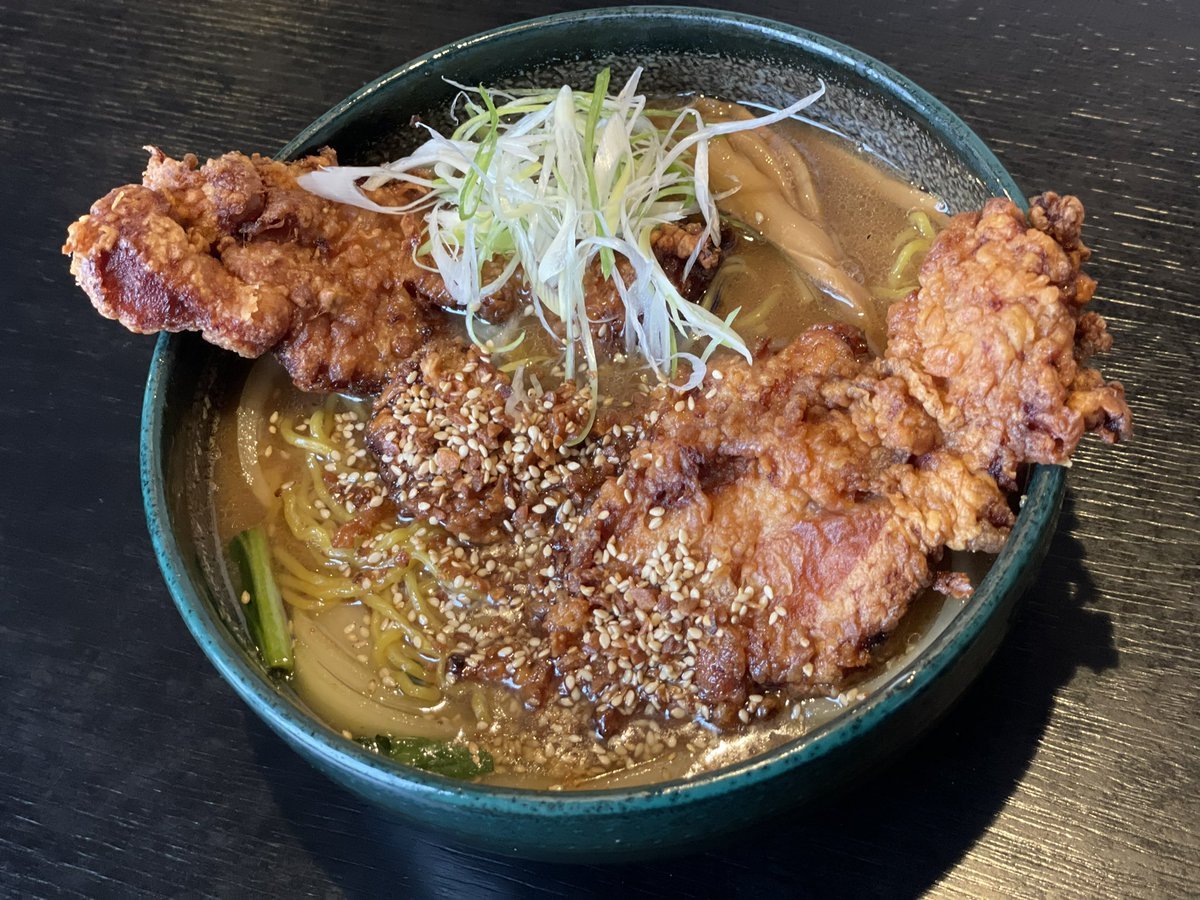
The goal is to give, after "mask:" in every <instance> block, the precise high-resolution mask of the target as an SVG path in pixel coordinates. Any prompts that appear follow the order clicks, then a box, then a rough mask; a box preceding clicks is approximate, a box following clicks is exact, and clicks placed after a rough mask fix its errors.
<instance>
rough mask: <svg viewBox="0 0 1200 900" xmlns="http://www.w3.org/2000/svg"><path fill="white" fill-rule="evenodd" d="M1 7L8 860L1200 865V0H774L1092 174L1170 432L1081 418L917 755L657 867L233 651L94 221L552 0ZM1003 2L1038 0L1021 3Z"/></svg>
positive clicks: (192, 871)
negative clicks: (515, 808) (79, 250)
mask: <svg viewBox="0 0 1200 900" xmlns="http://www.w3.org/2000/svg"><path fill="white" fill-rule="evenodd" d="M2 6H3V9H2V10H0V234H2V239H0V259H2V261H3V262H2V265H0V291H2V294H3V305H2V307H0V310H2V313H3V319H2V322H0V330H2V334H3V344H2V345H0V346H2V350H0V366H2V367H3V369H2V378H0V384H2V385H3V388H2V389H0V473H2V475H0V477H2V478H3V490H2V492H0V497H3V504H2V507H0V508H2V510H3V512H2V518H0V540H2V543H3V548H2V549H3V552H2V553H0V598H2V602H3V606H2V607H0V703H2V707H0V711H2V718H0V814H2V816H0V894H3V895H8V894H12V895H28V894H33V895H56V894H59V893H64V894H84V895H92V896H122V897H124V896H136V895H142V894H155V895H156V894H177V893H180V892H183V893H187V894H215V895H241V894H243V893H246V892H253V893H259V892H262V893H270V894H279V895H283V896H301V895H303V896H308V895H320V896H328V895H334V896H337V895H351V896H356V895H373V894H391V895H398V896H434V895H462V896H472V897H475V896H484V895H494V896H508V895H541V894H577V893H578V894H592V893H599V894H607V893H618V892H619V893H621V894H626V893H627V894H630V895H640V894H660V895H681V894H682V895H706V894H713V893H718V892H719V893H728V892H744V893H747V894H755V893H757V894H761V895H764V896H766V895H771V894H782V893H783V892H785V891H787V892H789V893H790V892H793V891H795V892H807V893H816V894H822V893H827V892H828V893H832V894H838V895H848V896H855V895H885V896H890V895H909V894H916V893H921V892H924V891H930V892H933V893H937V894H946V895H972V896H977V895H1020V896H1025V895H1028V896H1038V895H1046V894H1053V895H1068V896H1081V897H1082V896H1096V895H1113V896H1129V895H1180V894H1186V893H1195V892H1196V891H1197V890H1198V889H1200V884H1198V883H1197V881H1198V880H1197V871H1198V866H1197V863H1198V862H1200V859H1198V856H1200V852H1198V850H1200V838H1198V836H1197V822H1198V821H1200V802H1198V796H1197V795H1198V793H1200V784H1198V782H1200V779H1198V778H1197V775H1198V763H1197V759H1196V751H1197V737H1198V734H1200V731H1198V729H1197V707H1198V700H1200V687H1198V683H1197V682H1198V679H1197V668H1198V667H1197V663H1196V646H1197V639H1198V638H1200V630H1198V628H1197V618H1198V616H1197V599H1196V592H1197V568H1198V567H1197V562H1198V558H1200V541H1198V539H1197V535H1196V529H1197V526H1198V525H1200V519H1198V515H1197V510H1198V507H1200V504H1198V503H1197V501H1198V499H1200V498H1198V496H1197V483H1198V480H1200V451H1198V450H1197V445H1198V444H1200V425H1198V424H1197V423H1198V421H1200V407H1198V405H1197V403H1196V397H1197V383H1198V382H1200V299H1198V298H1200V276H1198V275H1197V272H1196V267H1197V264H1198V263H1200V160H1198V157H1197V151H1198V148H1200V93H1198V90H1197V84H1198V83H1200V62H1198V55H1200V54H1198V51H1197V48H1198V47H1200V13H1198V12H1197V8H1196V6H1195V5H1192V4H1191V2H1190V0H1189V2H1187V3H1185V2H1184V0H1180V2H1177V3H1152V2H1151V3H1148V2H1143V3H1139V4H1133V3H1119V2H1115V0H1073V2H1069V3H1061V4H1052V3H1046V2H1044V0H1013V2H1010V3H1004V4H1000V3H990V4H989V3H982V2H980V3H973V2H953V0H937V2H935V3H931V4H929V5H925V4H920V3H907V2H897V0H887V2H882V0H880V2H871V3H864V4H861V5H857V4H854V3H850V2H846V0H841V2H827V3H811V4H805V5H803V6H802V5H801V4H794V5H793V4H788V3H782V2H761V3H739V4H736V6H738V7H739V8H741V9H744V10H746V11H752V12H755V13H758V14H761V15H766V16H772V17H774V18H778V19H782V20H785V21H789V22H793V23H796V24H799V25H803V26H806V27H808V28H811V29H813V30H816V31H819V32H822V33H824V34H827V35H829V36H831V37H833V38H836V39H838V40H841V41H844V42H846V43H849V44H852V45H854V46H856V47H858V48H860V49H862V50H864V51H866V52H867V53H870V54H873V55H874V56H876V57H878V58H880V59H882V60H884V61H885V62H888V63H890V64H892V65H894V66H896V67H897V68H899V69H901V70H902V71H904V72H905V73H907V74H908V75H910V76H911V77H912V78H914V79H915V80H916V81H918V82H919V83H921V84H922V85H923V86H924V87H926V88H928V89H929V90H931V91H932V92H933V93H934V94H936V95H938V96H939V97H940V98H941V99H943V100H944V101H945V102H946V103H947V104H949V105H950V106H951V107H952V108H953V109H955V110H956V111H957V112H958V113H959V114H960V115H962V116H963V117H964V118H965V119H966V120H967V122H968V123H969V124H970V125H971V126H972V127H974V128H975V129H976V131H978V132H979V133H980V134H981V135H982V136H983V138H984V139H985V140H986V141H987V142H988V144H990V145H991V147H992V148H993V149H994V150H995V151H996V152H997V154H998V155H999V156H1000V158H1001V160H1002V161H1003V162H1004V163H1005V164H1006V165H1007V166H1008V168H1009V170H1010V171H1011V172H1012V173H1013V175H1014V177H1015V178H1016V180H1017V182H1018V183H1019V184H1020V185H1022V187H1024V188H1025V189H1026V190H1027V191H1029V192H1033V191H1035V190H1039V189H1042V188H1054V189H1057V190H1060V191H1072V192H1074V193H1077V194H1079V195H1080V196H1081V197H1082V198H1083V200H1084V202H1085V204H1086V205H1087V208H1088V211H1089V214H1090V222H1089V225H1088V239H1089V243H1090V244H1091V245H1092V246H1093V247H1094V249H1095V251H1096V255H1095V261H1094V264H1093V267H1092V272H1093V273H1094V274H1095V275H1096V276H1097V277H1098V278H1099V279H1100V281H1101V289H1100V298H1101V299H1100V302H1099V303H1098V308H1099V309H1100V310H1101V311H1102V312H1103V313H1104V314H1105V315H1106V316H1107V317H1108V319H1109V322H1110V325H1111V328H1112V331H1113V332H1114V334H1115V336H1116V341H1117V350H1116V351H1115V352H1114V353H1113V354H1112V355H1111V356H1109V357H1107V358H1106V359H1105V360H1104V361H1103V365H1104V367H1105V370H1106V372H1107V373H1108V374H1110V375H1112V376H1116V377H1118V378H1120V379H1121V380H1122V381H1123V382H1124V383H1125V385H1126V386H1127V388H1128V390H1129V393H1130V397H1131V402H1132V405H1133V407H1134V410H1135V414H1136V417H1137V418H1136V421H1137V435H1136V441H1135V443H1133V444H1132V445H1129V446H1128V447H1125V448H1121V449H1118V450H1117V451H1112V450H1110V449H1107V448H1105V449H1101V448H1098V447H1096V446H1095V445H1093V444H1091V443H1089V444H1087V445H1086V446H1085V447H1084V448H1082V450H1081V452H1080V453H1079V454H1078V456H1077V463H1076V466H1075V468H1074V469H1073V470H1072V472H1071V475H1070V493H1069V496H1068V499H1067V504H1066V509H1065V511H1064V515H1063V518H1062V521H1061V524H1060V526H1059V529H1058V533H1057V537H1056V539H1055V541H1054V545H1053V548H1052V549H1051V551H1050V557H1049V559H1048V561H1047V563H1046V565H1045V568H1044V571H1043V572H1042V575H1041V578H1040V580H1039V581H1038V583H1037V585H1036V587H1035V588H1034V589H1032V590H1031V591H1030V593H1029V595H1028V596H1027V597H1026V598H1025V601H1024V604H1023V608H1022V611H1021V613H1020V615H1019V617H1018V619H1017V621H1016V623H1015V625H1014V628H1013V630H1012V633H1011V635H1010V636H1009V638H1008V639H1007V641H1006V643H1005V644H1004V646H1003V648H1002V649H1001V651H1000V653H999V655H998V656H997V657H996V659H995V661H994V662H993V663H992V664H991V666H990V667H989V668H988V669H987V670H986V672H985V673H984V675H983V676H982V677H981V678H980V679H979V681H978V682H977V683H976V685H975V686H974V687H972V688H971V689H970V691H969V692H968V693H967V695H966V696H965V697H964V699H963V700H962V702H961V703H960V704H959V705H958V706H957V707H956V709H955V710H954V711H953V712H952V713H951V714H950V716H949V717H948V718H947V719H946V720H945V721H944V722H943V724H941V725H940V726H939V727H938V728H936V729H935V730H934V731H933V732H931V733H930V734H929V735H928V736H927V737H926V738H925V739H923V740H922V741H921V742H920V743H919V744H918V745H917V746H916V747H914V748H913V749H912V750H911V751H909V752H907V753H906V754H904V755H903V756H901V757H900V758H899V759H897V760H896V762H895V763H894V764H893V765H891V766H890V767H889V768H888V769H887V770H886V771H884V772H881V773H880V774H878V775H876V776H873V777H872V778H870V779H869V780H865V781H863V782H862V783H861V784H859V785H856V786H854V787H853V788H851V789H850V790H847V791H845V792H842V793H840V794H838V795H837V796H836V797H834V798H832V799H831V800H830V801H829V802H828V803H827V804H826V805H824V806H822V807H821V808H818V809H813V810H807V811H804V812H801V813H797V814H796V815H795V816H793V817H790V818H789V819H787V820H785V821H781V822H776V823H772V824H770V825H767V826H763V827H762V828H760V829H758V830H756V831H755V833H752V834H745V835H742V836H739V837H737V838H736V839H731V840H729V841H728V842H727V844H726V845H725V846H724V847H723V848H722V849H719V850H712V851H707V852H703V853H699V854H697V855H694V856H692V857H688V858H683V859H678V860H670V861H661V862H655V863H648V864H642V865H636V866H627V867H618V866H612V867H605V866H593V867H577V866H568V865H545V864H532V863H524V862H519V861H512V860H507V859H499V858H492V857H488V856H482V855H479V854H476V853H473V852H470V851H466V850H463V849H461V848H458V847H454V846H447V845H446V844H445V843H443V842H442V841H440V840H439V839H438V837H437V836H436V835H431V834H427V833H422V832H418V831H415V830H413V829H411V828H409V827H407V826H405V825H403V824H400V823H398V822H395V821H392V820H390V819H388V818H386V817H385V816H383V815H381V814H379V813H378V812H377V811H375V810H373V809H372V808H370V807H368V806H366V805H364V804H363V803H361V802H359V801H358V800H357V799H356V798H354V797H353V796H351V795H349V794H347V793H345V792H344V791H343V790H341V789H340V788H338V787H336V786H335V785H333V784H332V783H331V782H328V781H326V780H325V778H324V777H323V776H321V775H319V774H318V773H317V772H316V771H314V770H312V769H310V768H309V767H308V766H307V765H306V764H305V763H303V762H302V761H301V760H300V759H299V758H298V757H297V756H296V755H295V754H294V753H292V752H291V751H290V750H289V749H288V748H287V747H285V746H284V745H283V744H282V743H281V742H280V741H279V740H278V739H277V738H275V736H274V735H273V734H271V733H270V732H269V731H268V730H267V729H266V728H265V726H263V725H262V724H261V723H260V722H259V721H258V720H257V719H256V718H255V717H254V716H253V715H252V714H251V713H250V712H249V711H248V710H247V709H246V708H245V707H244V706H243V705H242V703H241V702H240V701H239V700H238V699H237V698H236V697H235V696H234V694H233V692H232V691H231V690H230V689H229V688H228V687H227V686H226V685H225V684H224V682H222V681H221V680H220V678H218V677H217V675H216V673H215V672H214V670H213V669H212V667H211V666H210V665H209V664H208V662H207V661H206V660H205V659H204V657H203V656H202V655H201V653H200V651H199V650H198V649H197V647H196V646H195V645H194V644H193V642H192V639H191V637H190V636H189V635H188V634H187V632H186V631H185V629H184V626H183V623H182V622H181V620H180V619H179V617H178V615H177V614H176V612H175V609H174V607H173V605H172V604H171V602H170V599H169V597H168V595H167V591H166V589H165V587H164V586H163V583H162V580H161V578H160V576H159V573H158V569H157V567H156V565H155V562H154V559H153V556H152V553H151V549H150V543H149V540H148V538H147V536H146V530H145V524H144V521H143V517H142V504H141V498H140V495H139V491H138V482H137V446H136V441H137V431H138V414H139V408H140V404H141V394H142V390H141V389H142V382H143V379H144V377H145V373H146V367H147V361H148V360H149V357H150V352H151V346H152V343H153V342H152V341H151V340H149V339H142V338H137V337H134V336H132V335H128V334H126V333H125V332H123V331H122V330H121V329H119V328H117V327H115V326H114V325H111V324H109V323H106V322H103V321H101V320H100V319H99V318H98V317H97V316H96V315H95V314H94V313H93V312H92V311H91V308H90V307H89V306H88V304H87V302H86V301H85V299H84V298H83V296H82V294H80V293H79V292H78V291H77V290H76V289H75V288H74V286H73V285H72V283H71V279H70V277H69V276H68V274H67V265H66V261H65V260H64V259H63V258H62V257H61V256H60V255H59V253H58V248H59V246H60V244H61V243H62V239H63V236H64V231H65V228H66V225H67V223H68V222H69V221H70V220H71V219H73V218H74V217H75V216H77V215H79V214H80V213H82V212H83V211H84V210H86V208H87V206H88V204H89V203H90V202H91V201H92V200H93V199H94V198H95V197H97V196H99V195H100V194H102V193H104V192H105V191H106V190H107V189H108V188H109V187H111V186H113V185H116V184H119V183H123V182H126V181H131V180H136V178H137V177H138V173H139V172H140V170H141V167H142V164H143V161H144V155H143V154H142V152H141V150H139V148H140V147H141V145H143V144H146V143H149V142H151V141H153V142H155V143H157V144H159V145H161V146H162V147H164V148H165V149H166V150H168V151H169V152H174V153H182V152H184V151H189V150H190V151H194V152H196V153H198V154H200V155H202V156H203V155H206V154H213V153H216V152H218V151H221V150H224V149H228V148H238V149H243V150H261V151H264V152H269V151H272V150H273V149H275V148H277V147H279V146H280V145H281V144H283V143H284V142H285V141H286V140H287V138H288V137H289V136H291V135H292V134H294V133H295V132H296V131H298V130H299V129H300V128H301V127H302V126H303V125H305V124H306V123H307V122H308V121H310V120H311V119H313V118H314V117H315V116H316V115H317V114H319V113H320V112H322V111H323V110H325V109H326V108H327V107H328V106H330V105H331V104H333V103H334V102H335V101H337V100H339V99H340V98H341V97H343V96H344V95H346V94H347V93H349V92H350V91H352V90H353V89H354V88H356V87H358V86H359V85H360V84H361V83H363V82H365V81H367V80H369V79H370V78H372V77H374V76H375V75H377V74H379V73H380V72H383V71H385V70H387V69H390V68H392V67H394V66H396V65H398V64H399V63H401V62H403V61H405V60H407V59H409V58H410V57H412V56H414V55H416V54H418V53H419V52H422V51H424V50H427V49H429V48H432V47H434V46H437V45H439V44H442V43H445V42H446V41H449V40H451V39H453V38H457V37H460V36H462V35H465V34H468V33H471V32H475V31H479V30H482V29H485V28H490V27H493V26H497V25H500V24H503V23H506V22H511V21H515V20H518V19H522V18H527V17H530V16H535V15H540V14H543V13H547V12H551V11H554V10H555V9H557V8H560V7H554V6H552V5H551V4H550V3H547V2H542V0H511V2H508V3H504V4H476V3H473V2H468V0H444V2H443V3H439V4H435V3H433V2H428V0H412V2H409V3H405V4H403V5H401V4H399V3H337V2H331V0H322V2H311V0H310V2H284V0H272V2H267V3H247V2H236V0H223V2H217V3H194V2H193V3H168V2H162V0H131V2H126V3H123V4H112V5H107V4H97V3H87V2H83V0H70V2H66V3H62V4H40V3H33V2H25V3H22V2H19V0H7V2H4V3H3V4H2ZM1001 7H1003V8H1001ZM1189 7H1190V8H1189Z"/></svg>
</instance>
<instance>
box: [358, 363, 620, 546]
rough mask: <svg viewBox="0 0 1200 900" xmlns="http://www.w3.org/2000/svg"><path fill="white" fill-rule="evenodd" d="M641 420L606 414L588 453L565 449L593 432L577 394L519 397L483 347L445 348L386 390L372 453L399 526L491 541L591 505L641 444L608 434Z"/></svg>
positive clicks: (524, 391)
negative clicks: (401, 521)
mask: <svg viewBox="0 0 1200 900" xmlns="http://www.w3.org/2000/svg"><path fill="white" fill-rule="evenodd" d="M522 380H523V379H522ZM632 416H633V413H632V412H630V411H628V410H618V411H617V412H616V413H613V412H605V413H604V414H602V415H601V416H600V418H599V419H598V420H597V423H596V430H595V433H594V436H593V439H591V440H589V441H588V442H587V443H586V446H582V447H578V448H576V447H571V446H568V444H569V443H570V442H571V440H572V438H574V437H575V436H576V435H579V434H580V433H581V432H583V430H584V429H585V428H586V427H587V425H588V421H589V411H588V403H587V397H586V396H585V395H584V394H583V393H581V392H580V391H579V390H578V389H577V388H576V387H575V385H574V384H573V383H564V384H561V385H559V386H558V387H556V388H554V389H553V390H548V391H547V390H541V389H539V387H538V386H537V385H536V384H530V385H528V386H526V385H524V384H522V385H521V386H520V387H519V389H518V390H517V393H516V395H514V385H513V383H512V381H510V379H509V377H508V376H507V375H506V374H504V373H502V372H499V371H498V370H497V369H496V368H495V367H494V366H493V365H492V363H491V362H490V361H489V360H488V359H487V358H486V357H484V356H483V355H481V354H480V353H479V351H478V350H477V349H476V348H474V347H467V346H461V345H438V346H434V347H431V348H428V349H427V350H425V351H422V352H421V353H419V354H418V355H417V356H415V357H414V358H413V359H411V360H409V361H408V362H406V363H405V364H403V365H402V366H401V368H400V370H399V371H398V373H397V375H396V378H395V379H394V380H393V381H392V382H391V383H390V384H389V385H388V387H387V388H386V389H385V390H384V392H383V394H382V395H381V396H380V398H379V400H378V401H377V402H376V405H375V413H374V416H373V417H372V419H371V421H370V423H369V424H368V427H367V446H368V447H370V448H371V450H372V452H373V453H375V455H376V456H377V457H379V459H380V462H381V472H382V475H383V478H384V480H385V481H386V482H387V483H388V486H389V488H390V494H391V497H392V499H393V501H394V502H395V503H396V505H397V507H398V509H399V511H400V514H401V515H403V516H405V517H407V518H418V519H423V520H428V521H431V522H433V523H435V524H438V525H442V526H444V527H445V528H447V529H448V530H449V531H451V532H452V533H453V534H455V535H458V536H459V537H460V538H461V539H462V540H467V541H472V542H475V543H480V542H490V541H494V540H496V539H497V538H498V537H501V536H502V535H503V534H504V532H505V531H507V532H509V533H519V532H520V530H521V529H522V528H523V527H524V526H525V524H526V523H528V522H530V521H531V520H533V519H538V518H547V517H549V518H553V516H554V515H555V513H556V510H557V508H558V507H559V506H560V505H563V504H566V503H568V502H569V503H571V504H574V505H581V504H582V503H583V502H584V500H585V498H589V499H590V497H591V496H592V494H594V492H595V490H596V489H597V488H598V487H599V485H600V484H601V483H602V482H603V481H604V479H605V478H607V477H608V476H609V475H611V474H614V473H615V471H616V469H615V465H616V462H617V461H618V460H620V459H623V453H624V451H625V450H626V449H627V447H628V445H629V444H630V443H632V441H631V440H628V439H624V438H622V439H621V440H616V439H615V437H614V436H613V435H606V434H605V433H606V432H607V431H608V430H609V429H610V428H611V427H612V426H613V425H614V424H616V423H617V422H619V421H628V420H629V419H630V418H632ZM618 430H619V428H618ZM618 448H620V449H618ZM549 494H553V495H554V499H552V500H549V501H547V500H546V497H547V496H548V495H549ZM547 504H549V505H547Z"/></svg>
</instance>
